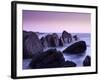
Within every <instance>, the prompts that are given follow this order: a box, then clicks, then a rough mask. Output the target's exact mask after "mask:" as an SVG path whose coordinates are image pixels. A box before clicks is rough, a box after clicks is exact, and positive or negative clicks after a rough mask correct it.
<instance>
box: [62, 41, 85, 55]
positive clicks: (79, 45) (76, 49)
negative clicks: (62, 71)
mask: <svg viewBox="0 0 100 80" xmlns="http://www.w3.org/2000/svg"><path fill="white" fill-rule="evenodd" d="M85 51H86V43H85V41H78V42H75V43H73V44H72V45H70V46H68V47H67V48H66V49H65V50H64V51H63V53H71V54H75V53H83V52H85Z"/></svg>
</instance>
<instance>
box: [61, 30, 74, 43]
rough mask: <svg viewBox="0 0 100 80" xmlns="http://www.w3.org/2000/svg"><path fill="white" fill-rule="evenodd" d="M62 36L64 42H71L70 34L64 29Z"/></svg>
mask: <svg viewBox="0 0 100 80" xmlns="http://www.w3.org/2000/svg"><path fill="white" fill-rule="evenodd" d="M62 38H63V41H64V42H65V43H71V42H72V35H71V34H70V33H68V32H66V31H63V33H62Z"/></svg>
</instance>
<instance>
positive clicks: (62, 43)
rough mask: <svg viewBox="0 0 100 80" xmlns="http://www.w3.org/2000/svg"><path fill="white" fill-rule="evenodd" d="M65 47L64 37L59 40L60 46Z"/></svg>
mask: <svg viewBox="0 0 100 80" xmlns="http://www.w3.org/2000/svg"><path fill="white" fill-rule="evenodd" d="M63 45H64V41H63V39H62V37H60V39H59V46H63Z"/></svg>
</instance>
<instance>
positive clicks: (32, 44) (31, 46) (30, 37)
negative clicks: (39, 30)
mask: <svg viewBox="0 0 100 80" xmlns="http://www.w3.org/2000/svg"><path fill="white" fill-rule="evenodd" d="M42 51H43V46H42V44H41V41H40V40H39V38H38V36H37V35H36V33H35V32H25V31H23V58H30V57H32V56H33V55H34V54H37V53H41V52H42Z"/></svg>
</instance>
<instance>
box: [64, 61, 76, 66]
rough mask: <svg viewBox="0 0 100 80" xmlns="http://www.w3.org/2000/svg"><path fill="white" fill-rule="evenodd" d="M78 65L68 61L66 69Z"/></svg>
mask: <svg viewBox="0 0 100 80" xmlns="http://www.w3.org/2000/svg"><path fill="white" fill-rule="evenodd" d="M76 66H77V65H76V63H74V62H73V61H66V62H65V65H64V67H76Z"/></svg>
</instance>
